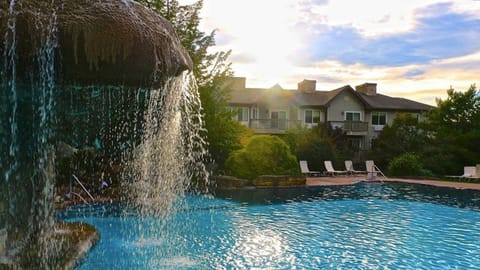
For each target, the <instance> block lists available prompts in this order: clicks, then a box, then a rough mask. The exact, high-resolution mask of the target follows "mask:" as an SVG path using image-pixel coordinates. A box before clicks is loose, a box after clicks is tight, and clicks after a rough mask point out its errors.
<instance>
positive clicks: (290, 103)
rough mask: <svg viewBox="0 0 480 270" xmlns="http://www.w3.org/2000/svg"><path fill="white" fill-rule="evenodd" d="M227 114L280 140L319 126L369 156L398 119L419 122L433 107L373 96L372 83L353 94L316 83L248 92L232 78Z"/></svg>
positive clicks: (350, 90) (242, 81)
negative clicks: (399, 116)
mask: <svg viewBox="0 0 480 270" xmlns="http://www.w3.org/2000/svg"><path fill="white" fill-rule="evenodd" d="M226 87H227V88H228V89H229V90H230V97H229V99H228V100H229V109H230V110H232V111H235V112H236V114H235V116H234V117H235V119H236V120H238V121H239V122H241V123H242V124H243V125H245V126H247V127H250V128H252V129H253V130H254V132H255V133H256V134H283V133H285V131H286V130H288V129H294V128H300V127H305V128H312V127H314V126H318V125H324V126H328V125H330V126H331V127H332V128H333V129H336V128H338V129H341V130H343V132H344V134H345V135H346V136H347V137H348V139H349V143H350V144H352V147H354V148H357V149H359V150H368V149H370V147H371V143H372V140H374V139H375V138H377V136H378V135H379V134H380V132H381V131H382V130H383V127H384V126H385V125H391V124H392V122H393V119H394V118H395V115H396V114H398V113H410V114H412V115H414V116H415V117H417V119H418V120H419V121H421V120H422V117H423V116H422V114H423V113H424V112H425V111H428V110H430V109H432V108H433V107H432V106H430V105H427V104H423V103H419V102H416V101H413V100H409V99H405V98H398V97H390V96H386V95H382V94H379V93H377V85H376V84H375V83H364V84H361V85H358V86H356V87H355V89H354V88H352V87H351V86H350V85H346V86H343V87H340V88H337V89H334V90H329V91H317V90H316V81H315V80H303V81H301V82H299V83H298V87H297V89H283V88H281V87H280V86H279V85H275V86H274V87H272V88H268V89H267V88H247V87H246V78H244V77H233V78H231V79H230V80H229V81H228V82H227V85H226Z"/></svg>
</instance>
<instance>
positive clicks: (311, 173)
mask: <svg viewBox="0 0 480 270" xmlns="http://www.w3.org/2000/svg"><path fill="white" fill-rule="evenodd" d="M300 170H301V171H302V173H303V174H304V175H306V176H317V175H321V174H322V172H319V171H310V169H308V162H307V161H306V160H300Z"/></svg>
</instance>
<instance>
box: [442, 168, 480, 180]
mask: <svg viewBox="0 0 480 270" xmlns="http://www.w3.org/2000/svg"><path fill="white" fill-rule="evenodd" d="M476 170H477V168H476V167H475V166H465V167H463V174H462V175H447V177H448V178H476V174H477V172H476Z"/></svg>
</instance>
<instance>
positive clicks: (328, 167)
mask: <svg viewBox="0 0 480 270" xmlns="http://www.w3.org/2000/svg"><path fill="white" fill-rule="evenodd" d="M323 164H324V165H325V169H326V170H327V171H326V173H327V174H329V175H331V176H334V175H338V174H347V173H348V172H347V171H338V170H335V169H334V168H333V165H332V161H330V160H325V161H324V162H323Z"/></svg>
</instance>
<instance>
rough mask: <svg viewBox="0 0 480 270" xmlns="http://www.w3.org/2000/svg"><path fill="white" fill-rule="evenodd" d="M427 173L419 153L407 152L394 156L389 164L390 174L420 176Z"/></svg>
mask: <svg viewBox="0 0 480 270" xmlns="http://www.w3.org/2000/svg"><path fill="white" fill-rule="evenodd" d="M424 174H427V172H426V170H424V169H423V168H422V164H421V162H420V159H419V158H418V157H417V155H415V154H413V153H405V154H403V155H400V156H398V157H396V158H394V159H393V160H392V161H391V162H390V164H389V165H388V175H390V176H420V175H424Z"/></svg>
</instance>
